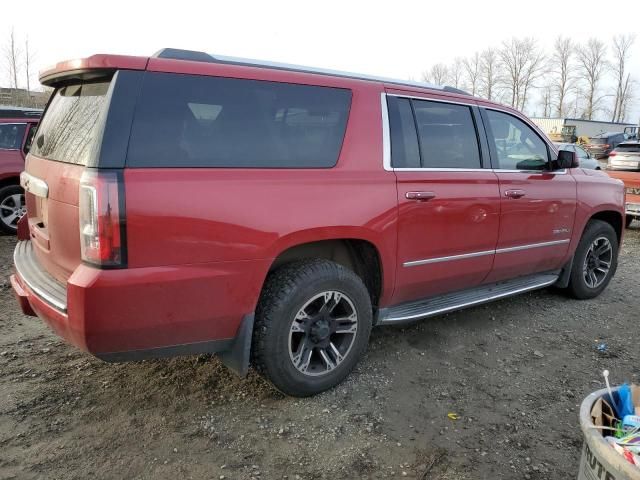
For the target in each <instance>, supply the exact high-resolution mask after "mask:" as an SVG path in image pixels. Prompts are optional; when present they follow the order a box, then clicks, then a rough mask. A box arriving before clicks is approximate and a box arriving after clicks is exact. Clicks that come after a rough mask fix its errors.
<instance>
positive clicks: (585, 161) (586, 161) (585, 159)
mask: <svg viewBox="0 0 640 480" xmlns="http://www.w3.org/2000/svg"><path fill="white" fill-rule="evenodd" d="M555 145H556V147H558V150H567V151H569V152H575V154H576V156H577V157H578V162H579V163H580V167H581V168H590V169H592V170H601V167H600V162H598V160H596V159H595V158H593V157H592V156H591V154H590V153H589V152H587V151H586V150H585V149H584V148H582V147H581V146H580V145H576V144H573V143H556V144H555Z"/></svg>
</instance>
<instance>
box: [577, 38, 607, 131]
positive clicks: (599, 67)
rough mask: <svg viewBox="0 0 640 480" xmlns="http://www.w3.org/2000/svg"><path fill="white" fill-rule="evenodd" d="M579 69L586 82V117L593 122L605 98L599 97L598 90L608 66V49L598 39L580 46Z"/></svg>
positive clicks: (590, 40)
mask: <svg viewBox="0 0 640 480" xmlns="http://www.w3.org/2000/svg"><path fill="white" fill-rule="evenodd" d="M576 53H577V58H578V67H579V69H580V71H581V73H582V75H583V76H584V78H585V81H586V87H587V88H586V93H585V99H586V106H585V111H584V116H585V117H586V119H587V120H592V119H593V116H594V114H595V113H596V111H597V110H598V108H599V105H600V101H601V100H602V98H603V97H599V96H598V88H599V86H600V82H601V80H602V77H603V75H604V72H605V68H606V66H607V60H606V58H605V55H606V47H605V45H604V43H602V42H601V41H600V40H598V39H597V38H590V39H589V40H588V41H587V43H586V45H580V46H578V48H577V50H576Z"/></svg>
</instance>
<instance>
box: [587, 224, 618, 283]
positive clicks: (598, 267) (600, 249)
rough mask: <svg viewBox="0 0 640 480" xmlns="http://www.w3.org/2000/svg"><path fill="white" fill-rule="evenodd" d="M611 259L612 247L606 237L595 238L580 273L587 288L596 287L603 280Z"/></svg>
mask: <svg viewBox="0 0 640 480" xmlns="http://www.w3.org/2000/svg"><path fill="white" fill-rule="evenodd" d="M612 261H613V248H612V247H611V242H610V241H609V239H608V238H607V237H598V238H596V239H595V240H594V241H593V242H592V243H591V245H590V246H589V249H588V250H587V255H586V256H585V259H584V264H583V266H582V274H583V276H584V281H585V283H586V284H587V286H588V287H589V288H597V287H599V286H600V285H602V283H603V282H604V281H605V279H606V278H607V276H608V275H609V270H610V269H611V263H612Z"/></svg>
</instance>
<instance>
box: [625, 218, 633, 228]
mask: <svg viewBox="0 0 640 480" xmlns="http://www.w3.org/2000/svg"><path fill="white" fill-rule="evenodd" d="M632 222H633V216H631V215H627V216H626V218H625V219H624V228H629V227H630V226H631V223H632Z"/></svg>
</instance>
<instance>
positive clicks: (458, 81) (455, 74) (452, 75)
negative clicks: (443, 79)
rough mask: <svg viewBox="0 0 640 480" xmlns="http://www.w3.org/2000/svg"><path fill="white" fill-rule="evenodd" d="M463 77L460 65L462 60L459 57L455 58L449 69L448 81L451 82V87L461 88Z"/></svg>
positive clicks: (462, 67) (462, 69) (461, 65)
mask: <svg viewBox="0 0 640 480" xmlns="http://www.w3.org/2000/svg"><path fill="white" fill-rule="evenodd" d="M463 75H464V66H463V64H462V59H461V58H460V57H456V58H454V59H453V63H452V64H451V66H450V67H449V81H450V82H451V86H452V87H455V88H462V84H463Z"/></svg>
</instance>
